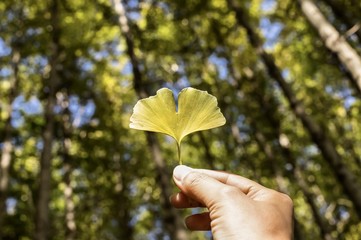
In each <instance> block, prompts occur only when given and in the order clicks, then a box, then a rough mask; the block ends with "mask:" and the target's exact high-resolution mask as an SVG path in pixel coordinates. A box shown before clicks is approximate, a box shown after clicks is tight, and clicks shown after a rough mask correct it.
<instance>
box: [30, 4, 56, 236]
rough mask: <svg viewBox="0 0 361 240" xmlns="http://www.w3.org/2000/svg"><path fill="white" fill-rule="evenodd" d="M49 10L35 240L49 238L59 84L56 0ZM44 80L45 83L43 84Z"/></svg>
mask: <svg viewBox="0 0 361 240" xmlns="http://www.w3.org/2000/svg"><path fill="white" fill-rule="evenodd" d="M50 13H51V25H52V32H51V43H50V54H51V56H50V59H49V67H50V74H49V77H46V76H45V77H44V85H45V89H47V99H46V103H45V108H44V117H45V127H44V130H43V134H42V139H43V149H42V152H41V156H40V176H39V179H40V180H39V181H40V182H39V192H38V199H37V212H36V233H35V239H37V240H46V239H48V238H49V229H50V219H49V201H50V193H51V164H52V146H53V139H54V112H53V110H54V106H55V102H56V99H55V92H56V85H57V83H59V74H58V71H59V55H60V43H59V42H60V29H59V25H58V24H59V9H58V1H57V0H53V1H52V2H51V6H50ZM45 82H46V83H45Z"/></svg>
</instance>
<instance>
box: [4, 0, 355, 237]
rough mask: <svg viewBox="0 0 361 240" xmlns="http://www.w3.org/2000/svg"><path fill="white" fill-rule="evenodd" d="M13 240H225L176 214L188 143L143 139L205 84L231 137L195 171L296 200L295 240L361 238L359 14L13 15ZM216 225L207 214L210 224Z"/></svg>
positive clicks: (143, 7) (301, 6) (7, 22)
mask: <svg viewBox="0 0 361 240" xmlns="http://www.w3.org/2000/svg"><path fill="white" fill-rule="evenodd" d="M0 12H1V15H0V18H1V21H0V119H1V120H0V150H1V165H0V206H1V209H0V239H23V240H25V239H38V240H42V239H68V240H71V239H210V238H211V236H210V234H209V233H197V232H193V233H190V232H188V231H187V230H185V229H184V227H183V223H182V222H183V218H184V216H186V215H187V214H189V212H187V211H179V210H175V209H173V208H172V207H171V206H170V204H169V201H168V197H169V196H170V195H171V194H172V193H173V192H175V191H176V188H175V186H174V184H173V182H172V178H171V172H172V169H173V168H174V167H175V166H176V165H177V153H176V151H177V149H176V145H175V142H174V141H173V140H172V139H171V138H170V137H167V136H165V135H162V134H152V133H145V132H142V131H136V130H131V129H129V118H130V115H131V113H132V108H133V106H134V105H135V103H136V102H137V100H138V99H139V98H144V97H147V96H150V95H154V94H155V92H156V90H158V89H159V88H161V87H168V88H170V89H172V90H173V91H174V92H175V93H178V92H179V91H180V90H181V89H182V88H184V87H188V86H192V87H195V88H198V89H201V90H206V91H208V92H209V93H211V94H212V95H214V96H216V97H217V98H218V103H219V106H220V108H221V111H222V112H223V113H224V115H225V117H226V119H227V123H226V125H225V126H223V127H220V128H217V129H213V130H210V131H205V132H198V133H194V134H192V135H190V136H188V137H187V138H186V139H185V141H184V143H183V144H184V145H183V150H184V152H183V153H182V155H183V156H182V158H183V161H184V163H185V164H186V165H189V166H192V167H199V168H209V169H217V170H225V171H229V172H233V173H236V174H240V175H242V176H245V177H248V178H251V179H253V180H255V181H258V182H260V183H261V184H263V185H265V186H267V187H271V188H274V189H277V190H279V191H282V192H286V193H287V194H289V195H290V196H291V197H292V199H293V201H294V205H295V239H360V238H361V231H360V229H361V224H360V218H361V177H360V176H361V123H360V117H361V99H360V97H361V58H360V55H361V30H360V27H361V15H360V13H361V2H360V1H359V0H297V1H292V0H282V1H281V0H278V1H276V0H244V1H236V0H228V1H226V0H192V1H179V0H162V1H154V0H128V1H126V0H124V1H120V0H113V1H112V2H110V1H109V0H93V1H81V0H73V1H69V0H50V1H44V0H33V1H15V0H3V1H1V2H0ZM201 211H202V210H201Z"/></svg>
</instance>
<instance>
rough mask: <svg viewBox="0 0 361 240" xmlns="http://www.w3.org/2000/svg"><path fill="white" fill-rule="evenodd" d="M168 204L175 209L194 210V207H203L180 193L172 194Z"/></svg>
mask: <svg viewBox="0 0 361 240" xmlns="http://www.w3.org/2000/svg"><path fill="white" fill-rule="evenodd" d="M170 202H171V204H172V205H173V207H175V208H195V207H205V206H204V205H203V204H201V203H200V202H198V201H196V200H194V199H192V198H190V197H188V196H187V195H185V194H184V193H182V192H179V193H176V194H173V195H172V196H171V197H170Z"/></svg>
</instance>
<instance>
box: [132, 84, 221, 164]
mask: <svg viewBox="0 0 361 240" xmlns="http://www.w3.org/2000/svg"><path fill="white" fill-rule="evenodd" d="M225 123H226V119H225V118H224V116H223V114H222V113H221V111H220V109H219V107H218V106H217V99H216V98H215V97H214V96H212V95H210V94H208V93H207V92H206V91H201V90H198V89H195V88H191V87H188V88H184V89H183V90H182V91H181V92H180V93H179V95H178V111H177V108H176V104H175V101H174V96H173V92H172V91H171V90H170V89H168V88H162V89H160V90H158V91H157V94H156V95H155V96H151V97H149V98H145V99H141V100H139V101H138V102H137V103H136V105H135V106H134V109H133V114H132V116H131V117H130V125H129V127H130V128H133V129H137V130H144V131H151V132H160V133H164V134H167V135H169V136H171V137H173V138H174V139H175V140H176V142H177V147H178V160H179V163H180V164H182V160H181V142H182V139H183V138H184V137H185V136H187V135H188V134H190V133H193V132H197V131H202V130H207V129H211V128H215V127H219V126H222V125H224V124H225Z"/></svg>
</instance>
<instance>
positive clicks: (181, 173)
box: [173, 165, 193, 181]
mask: <svg viewBox="0 0 361 240" xmlns="http://www.w3.org/2000/svg"><path fill="white" fill-rule="evenodd" d="M192 170H193V168H190V167H187V166H184V165H179V166H176V167H175V168H174V170H173V176H174V177H175V179H177V180H178V181H182V179H183V178H184V177H185V176H186V175H187V174H188V173H190V172H191V171H192Z"/></svg>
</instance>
